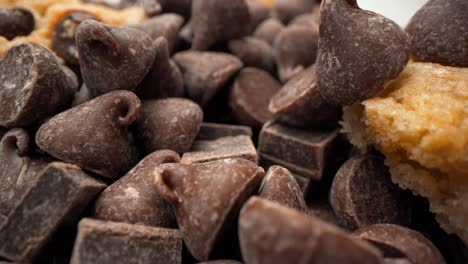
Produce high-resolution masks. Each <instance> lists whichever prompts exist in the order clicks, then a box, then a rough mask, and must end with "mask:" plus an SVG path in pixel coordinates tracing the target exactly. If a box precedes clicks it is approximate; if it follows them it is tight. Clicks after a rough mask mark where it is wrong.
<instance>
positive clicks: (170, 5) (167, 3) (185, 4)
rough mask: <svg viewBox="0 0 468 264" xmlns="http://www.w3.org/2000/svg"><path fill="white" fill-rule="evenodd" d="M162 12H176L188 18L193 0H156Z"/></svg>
mask: <svg viewBox="0 0 468 264" xmlns="http://www.w3.org/2000/svg"><path fill="white" fill-rule="evenodd" d="M158 1H159V4H160V5H161V6H162V9H163V12H164V13H176V14H179V15H181V16H183V17H184V18H189V17H190V14H191V12H192V1H193V0H158Z"/></svg>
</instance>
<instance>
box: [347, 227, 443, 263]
mask: <svg viewBox="0 0 468 264" xmlns="http://www.w3.org/2000/svg"><path fill="white" fill-rule="evenodd" d="M353 235H354V236H356V237H359V238H361V239H364V240H367V241H369V242H370V243H372V244H373V245H375V246H376V247H378V248H379V249H380V250H381V251H382V253H383V254H384V255H385V257H397V258H401V257H403V258H407V259H408V260H409V261H410V262H411V263H412V264H444V263H445V260H444V258H443V257H442V255H441V254H440V252H439V250H438V249H437V248H436V247H435V246H434V245H433V244H432V243H431V241H429V240H428V239H427V238H425V237H424V236H423V235H421V234H420V233H418V232H416V231H414V230H411V229H408V228H405V227H402V226H398V225H393V224H375V225H369V226H366V227H363V228H360V229H358V230H357V231H356V232H354V233H353Z"/></svg>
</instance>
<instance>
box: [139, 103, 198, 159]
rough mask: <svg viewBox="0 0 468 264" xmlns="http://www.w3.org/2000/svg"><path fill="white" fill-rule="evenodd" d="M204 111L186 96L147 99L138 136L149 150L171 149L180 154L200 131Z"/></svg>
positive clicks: (141, 113)
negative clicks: (185, 97)
mask: <svg viewBox="0 0 468 264" xmlns="http://www.w3.org/2000/svg"><path fill="white" fill-rule="evenodd" d="M202 120H203V111H202V110H201V108H200V107H199V106H198V105H197V104H195V103H194V102H192V101H190V100H187V99H184V98H167V99H160V100H147V101H143V103H142V106H141V109H140V114H139V117H138V120H137V122H136V124H135V136H136V138H137V140H138V141H139V142H140V143H141V146H142V147H143V148H144V150H145V151H146V152H147V153H151V152H153V151H155V150H160V149H170V150H174V151H175V152H177V153H184V152H186V151H188V150H190V147H191V146H192V144H193V141H194V140H195V137H196V136H197V134H198V131H199V130H200V126H201V123H202Z"/></svg>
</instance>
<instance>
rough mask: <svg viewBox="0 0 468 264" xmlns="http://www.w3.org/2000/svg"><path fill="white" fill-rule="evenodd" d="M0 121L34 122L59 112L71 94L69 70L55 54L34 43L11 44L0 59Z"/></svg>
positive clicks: (12, 123) (4, 123) (6, 124)
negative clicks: (12, 45)
mask: <svg viewBox="0 0 468 264" xmlns="http://www.w3.org/2000/svg"><path fill="white" fill-rule="evenodd" d="M0 72H1V73H2V74H0V101H1V102H2V104H1V106H0V125H1V126H4V127H9V128H13V127H23V126H30V125H33V124H37V123H38V122H41V121H43V119H45V118H47V117H49V116H51V115H54V114H56V113H58V112H60V111H61V110H62V109H63V108H64V107H65V106H66V105H67V104H68V103H69V102H70V101H71V100H72V98H73V94H74V93H75V92H76V90H77V89H78V87H77V86H76V87H72V86H71V85H73V84H74V82H73V81H71V80H69V79H68V78H70V75H69V73H66V72H64V68H63V67H62V66H61V65H60V63H59V62H58V60H57V58H56V57H55V55H53V54H52V53H51V52H50V51H49V50H48V49H46V48H44V47H42V46H40V45H38V44H35V43H30V42H26V43H22V44H19V45H17V46H14V47H12V48H11V49H10V50H9V51H8V52H7V53H6V54H5V55H4V56H3V58H2V59H1V60H0Z"/></svg>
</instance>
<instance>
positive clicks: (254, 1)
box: [245, 0, 271, 30]
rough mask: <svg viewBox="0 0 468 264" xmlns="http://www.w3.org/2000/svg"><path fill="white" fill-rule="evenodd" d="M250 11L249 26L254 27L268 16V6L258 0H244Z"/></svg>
mask: <svg viewBox="0 0 468 264" xmlns="http://www.w3.org/2000/svg"><path fill="white" fill-rule="evenodd" d="M245 2H246V3H247V6H248V7H249V13H250V18H251V22H250V28H251V30H253V29H255V28H256V27H257V26H258V24H260V23H261V22H262V21H263V20H265V19H267V18H268V17H270V13H271V12H270V8H269V7H268V6H267V5H266V4H265V3H263V2H262V1H259V0H246V1H245Z"/></svg>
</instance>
